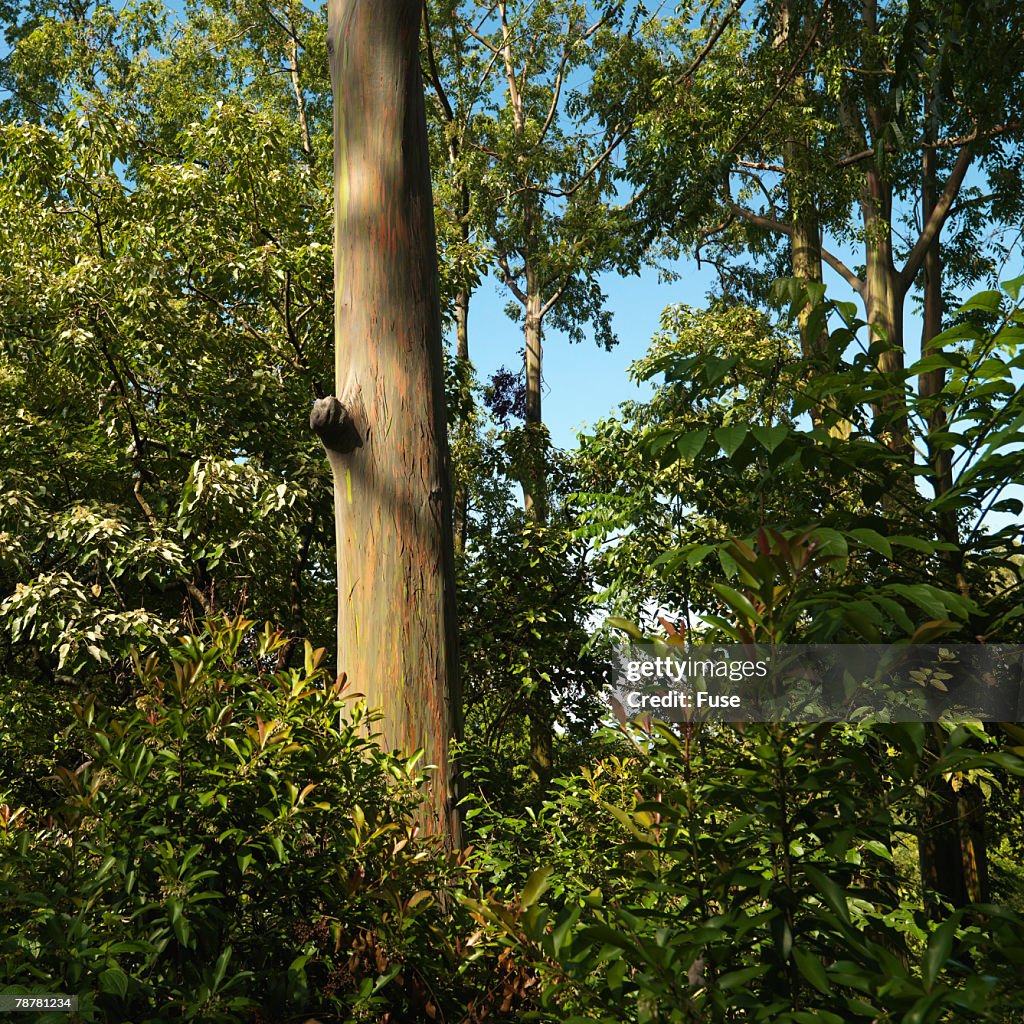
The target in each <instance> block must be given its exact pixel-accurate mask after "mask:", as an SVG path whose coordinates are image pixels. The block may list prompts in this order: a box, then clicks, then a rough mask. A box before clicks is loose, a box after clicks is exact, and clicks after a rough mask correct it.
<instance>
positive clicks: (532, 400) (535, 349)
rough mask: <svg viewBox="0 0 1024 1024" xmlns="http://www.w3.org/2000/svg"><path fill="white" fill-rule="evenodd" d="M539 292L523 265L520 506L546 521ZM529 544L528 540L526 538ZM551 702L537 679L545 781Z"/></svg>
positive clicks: (534, 711) (537, 765)
mask: <svg viewBox="0 0 1024 1024" xmlns="http://www.w3.org/2000/svg"><path fill="white" fill-rule="evenodd" d="M541 302H542V295H541V294H540V284H539V280H538V275H537V274H536V273H535V272H534V270H533V268H532V267H531V266H530V265H529V263H528V264H527V268H526V323H525V327H524V336H525V341H526V444H527V446H528V451H527V459H526V475H525V476H524V477H523V505H524V508H525V510H526V518H527V520H529V521H530V522H531V523H534V524H537V525H543V524H544V523H545V522H546V521H547V472H546V470H545V465H544V459H545V457H546V456H545V451H544V449H545V445H546V436H547V435H546V434H545V432H544V421H543V419H542V416H541V380H542V378H541V366H542V358H543V354H542V348H541V345H542V316H541ZM527 543H529V539H527ZM554 718H555V709H554V702H553V701H552V699H551V692H550V690H549V689H548V687H547V684H546V683H544V682H543V680H537V688H536V690H534V693H533V698H532V700H531V701H530V774H531V775H532V777H533V778H534V779H537V780H541V781H543V780H546V779H547V778H548V777H549V776H550V775H551V769H552V767H553V766H554Z"/></svg>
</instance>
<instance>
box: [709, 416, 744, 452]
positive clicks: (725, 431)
mask: <svg viewBox="0 0 1024 1024" xmlns="http://www.w3.org/2000/svg"><path fill="white" fill-rule="evenodd" d="M746 437H747V428H746V427H745V426H744V425H743V424H742V423H734V424H733V425H732V426H731V427H719V428H718V429H717V430H716V431H715V440H716V441H717V442H718V444H719V447H720V448H721V449H722V451H723V452H725V454H726V455H727V456H728V457H729V458H732V456H733V455H734V454H735V453H736V450H737V449H738V448H739V446H740V445H741V444H743V442H744V441H745V440H746Z"/></svg>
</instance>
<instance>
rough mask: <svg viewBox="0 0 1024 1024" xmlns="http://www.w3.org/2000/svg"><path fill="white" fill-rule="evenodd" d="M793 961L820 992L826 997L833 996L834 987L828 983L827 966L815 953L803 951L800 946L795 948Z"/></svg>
mask: <svg viewBox="0 0 1024 1024" xmlns="http://www.w3.org/2000/svg"><path fill="white" fill-rule="evenodd" d="M793 960H794V961H795V962H796V969H797V970H798V971H799V972H800V973H801V974H802V975H803V976H804V978H805V979H806V980H807V981H809V982H810V983H811V984H812V985H813V986H814V987H815V988H816V989H817V990H818V991H819V992H821V993H822V994H823V995H826V996H827V995H830V994H831V992H832V986H831V985H829V983H828V974H827V973H826V971H825V966H824V964H822V962H821V961H820V960H819V959H818V958H817V957H816V956H815V955H814V954H813V953H811V952H808V951H807V950H805V949H801V948H800V947H799V946H794V947H793Z"/></svg>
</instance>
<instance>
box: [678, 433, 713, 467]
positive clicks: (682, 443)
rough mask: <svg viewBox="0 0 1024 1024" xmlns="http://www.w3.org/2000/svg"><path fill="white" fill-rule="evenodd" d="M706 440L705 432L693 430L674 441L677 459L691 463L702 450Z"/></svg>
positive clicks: (706, 434)
mask: <svg viewBox="0 0 1024 1024" xmlns="http://www.w3.org/2000/svg"><path fill="white" fill-rule="evenodd" d="M707 439H708V432H707V431H706V430H693V431H691V432H690V433H688V434H683V435H682V437H679V438H677V439H676V451H677V452H679V457H680V458H681V459H683V460H685V461H686V462H692V461H693V460H694V459H695V458H697V456H698V455H700V453H701V452H702V451H703V450H704V445H705V443H706V442H707Z"/></svg>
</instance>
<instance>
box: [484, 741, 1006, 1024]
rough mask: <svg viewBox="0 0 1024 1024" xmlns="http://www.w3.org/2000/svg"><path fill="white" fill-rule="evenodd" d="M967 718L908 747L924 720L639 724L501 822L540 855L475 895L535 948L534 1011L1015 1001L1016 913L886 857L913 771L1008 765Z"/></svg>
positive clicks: (764, 1016) (982, 1012) (853, 1008)
mask: <svg viewBox="0 0 1024 1024" xmlns="http://www.w3.org/2000/svg"><path fill="white" fill-rule="evenodd" d="M975 731H976V730H972V729H971V727H966V728H965V727H959V728H957V729H955V730H953V731H951V732H950V733H948V734H947V736H946V742H945V745H944V748H943V750H942V752H941V755H940V756H939V757H938V758H937V759H936V760H935V761H934V762H932V763H923V762H922V759H921V752H922V749H923V746H924V742H925V727H924V726H923V725H900V726H884V727H879V728H877V729H875V730H871V729H864V728H860V727H851V726H829V725H824V726H815V727H792V728H787V729H782V728H778V727H764V726H747V727H745V728H743V729H742V730H740V729H733V728H731V727H729V728H725V729H716V730H713V731H711V730H709V731H704V732H700V731H693V730H689V731H688V730H685V729H684V730H683V731H682V732H678V733H677V732H675V731H674V730H673V729H671V728H669V727H667V726H661V725H656V726H655V727H653V729H651V728H650V727H648V728H647V729H646V730H644V731H639V730H633V731H631V732H630V734H629V736H628V739H629V740H630V743H629V744H627V745H626V751H627V752H628V751H630V750H631V751H632V753H631V756H625V757H624V756H623V751H622V749H621V747H620V752H619V753H618V754H617V755H615V756H605V757H603V758H601V759H599V760H597V761H596V762H594V763H593V764H592V766H591V767H590V768H588V769H586V770H584V771H582V772H581V773H579V774H578V775H575V776H572V777H569V778H565V779H562V780H560V781H559V784H558V790H557V797H556V798H554V799H552V800H551V801H550V802H548V803H546V804H545V805H544V807H543V808H542V809H541V810H540V811H539V812H538V813H537V816H536V823H535V825H533V827H532V828H531V829H528V830H526V831H525V832H524V834H523V835H522V836H518V835H515V834H507V836H506V838H507V839H508V838H509V837H511V838H512V841H513V844H514V845H513V848H514V849H520V850H529V849H530V847H531V839H530V837H529V832H530V831H537V830H543V831H544V833H545V834H547V835H550V836H552V837H553V839H554V841H553V842H552V843H551V844H550V845H549V846H548V848H547V851H546V852H548V854H549V858H550V859H548V860H544V861H542V863H543V864H544V866H543V867H542V868H540V869H538V870H536V871H535V872H533V874H532V875H530V876H529V877H528V878H527V879H525V880H523V879H522V878H521V877H520V878H519V879H517V880H516V882H517V884H513V885H509V884H508V882H507V881H506V882H505V884H504V885H503V886H502V887H500V888H499V889H497V890H495V892H494V893H492V895H491V898H490V899H489V900H488V901H482V902H481V901H470V904H469V905H470V906H471V909H472V910H473V911H474V913H475V914H476V915H477V917H478V919H479V920H481V921H482V922H487V923H488V924H489V925H490V926H491V927H493V928H495V929H496V930H497V931H498V932H499V934H503V935H504V936H505V941H506V942H508V943H509V944H510V945H512V946H514V947H516V948H521V949H524V950H528V951H529V952H530V953H531V955H532V956H533V957H534V959H535V961H536V962H537V964H538V968H539V970H540V971H541V976H542V979H543V981H544V990H543V994H542V1004H543V1006H544V1008H545V1011H546V1012H544V1013H542V1014H541V1015H540V1019H544V1020H552V1021H554V1020H558V1021H577V1020H578V1021H584V1020H588V1021H608V1022H616V1024H618V1022H633V1021H636V1022H648V1024H653V1022H659V1021H666V1022H667V1021H676V1022H697V1021H733V1020H735V1021H739V1020H754V1021H773V1022H775V1021H778V1022H783V1021H784V1022H787V1024H790V1022H792V1024H806V1022H810V1021H815V1022H818V1021H824V1022H835V1024H839V1022H844V1021H850V1020H858V1019H865V1020H875V1021H880V1022H881V1021H893V1022H895V1021H903V1022H906V1021H914V1022H918V1024H924V1022H930V1021H934V1022H938V1021H945V1020H950V1019H956V1020H996V1019H1001V1018H1000V1013H1001V1012H1003V1013H1007V1014H1010V1015H1011V1016H1008V1017H1007V1018H1006V1019H1012V1013H1013V1012H1014V1010H1015V1008H1017V1007H1019V1005H1020V1000H1021V998H1024V992H1022V991H1021V985H1020V965H1021V962H1022V961H1021V948H1022V947H1021V938H1022V935H1024V918H1021V916H1020V915H1018V914H1016V913H1014V912H1012V911H1010V910H1009V909H1008V908H1006V907H1002V906H995V905H990V906H976V907H967V908H964V909H962V910H957V911H953V912H949V911H948V910H947V911H945V912H943V914H942V915H941V918H940V919H938V920H933V919H929V918H928V916H927V915H926V914H925V913H924V912H923V911H922V910H921V908H920V902H919V898H918V895H917V893H916V892H915V891H914V886H913V884H912V883H911V882H910V881H909V880H908V879H907V878H906V876H905V875H904V874H903V873H902V872H901V870H900V869H899V868H898V866H897V864H898V862H899V861H901V860H902V857H901V856H900V851H901V850H902V849H903V848H904V847H905V845H906V844H908V843H913V842H914V840H913V838H912V836H913V833H914V828H913V826H911V825H908V824H907V822H908V820H909V819H908V812H909V811H910V809H911V808H912V807H913V806H914V804H915V803H916V801H917V799H918V798H917V795H916V794H917V791H918V789H919V788H920V786H921V784H922V783H923V782H925V780H926V778H927V777H928V776H929V775H931V776H941V775H942V774H943V773H948V772H950V771H955V770H958V769H964V770H967V769H970V770H974V771H981V772H992V771H993V770H994V771H995V772H996V773H997V774H1000V775H1001V774H1002V773H1003V772H1004V771H1009V772H1011V773H1013V774H1015V775H1017V776H1020V775H1021V774H1022V773H1024V761H1022V760H1021V759H1020V757H1018V756H1016V755H1013V754H1009V753H1000V752H997V751H994V750H993V749H991V744H990V745H989V747H990V749H989V752H987V753H978V752H976V751H973V750H971V749H970V745H969V744H967V742H966V741H967V740H969V739H970V738H971V735H970V734H971V733H972V732H975ZM879 761H881V763H882V765H883V774H882V777H881V779H880V783H881V784H875V785H869V786H867V787H866V786H865V779H871V778H876V779H878V778H879V775H878V770H877V768H878V763H879ZM480 817H481V818H485V817H486V812H485V811H484V810H483V809H481V814H480ZM478 820H479V819H478ZM476 831H477V834H478V835H480V837H481V840H482V841H483V842H487V841H488V840H490V841H491V842H492V843H493V832H494V825H493V820H492V821H491V822H489V823H488V825H486V826H480V825H477V826H476ZM567 846H573V847H574V849H573V850H572V853H571V854H569V855H567V854H566V847H567ZM505 855H506V857H508V853H507V848H506V851H505ZM509 859H511V858H509ZM525 860H526V862H527V863H529V858H525ZM496 877H497V878H498V880H500V875H498V876H496ZM510 889H512V890H513V895H512V896H511V898H510V897H509V896H508V895H507V894H508V892H509V890H510ZM545 891H546V892H547V895H545ZM499 894H506V895H505V896H504V898H501V897H500V895H499Z"/></svg>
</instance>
